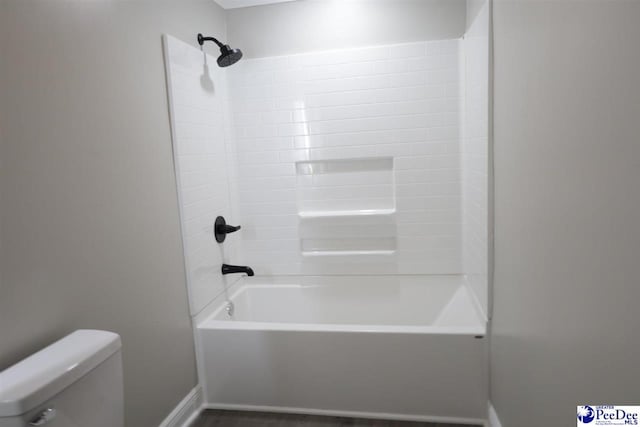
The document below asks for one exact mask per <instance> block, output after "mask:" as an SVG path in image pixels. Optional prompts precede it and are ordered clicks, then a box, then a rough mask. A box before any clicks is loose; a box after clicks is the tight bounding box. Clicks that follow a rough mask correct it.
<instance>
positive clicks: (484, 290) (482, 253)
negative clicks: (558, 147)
mask: <svg viewBox="0 0 640 427" xmlns="http://www.w3.org/2000/svg"><path fill="white" fill-rule="evenodd" d="M463 47H464V49H463V51H464V76H463V78H464V86H463V87H464V88H465V96H464V110H463V121H462V122H463V126H462V134H463V137H462V177H463V223H464V224H463V253H464V272H465V275H466V278H467V282H468V283H469V286H470V287H471V289H472V290H473V291H474V293H475V295H476V297H477V298H478V302H479V304H480V306H481V307H482V309H483V310H484V312H485V314H488V223H489V222H488V200H489V199H488V176H489V175H488V165H489V138H488V134H489V3H488V2H486V1H485V2H483V4H482V6H481V8H480V9H479V12H478V14H477V15H476V16H475V18H474V19H473V21H472V22H471V24H470V25H469V28H468V29H467V33H466V35H465V38H464V41H463Z"/></svg>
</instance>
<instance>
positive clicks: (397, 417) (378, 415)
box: [202, 403, 485, 426]
mask: <svg viewBox="0 0 640 427" xmlns="http://www.w3.org/2000/svg"><path fill="white" fill-rule="evenodd" d="M202 407H203V409H226V410H231V411H252V412H277V413H285V414H305V415H325V416H331V417H348V418H369V419H377V420H394V421H418V422H431V423H450V424H469V425H476V426H477V425H482V424H483V423H484V422H485V420H483V419H480V418H458V417H437V416H428V415H405V414H392V413H385V412H360V411H339V410H332V409H311V408H291V407H284V406H255V405H238V404H232V403H205V404H204V405H202Z"/></svg>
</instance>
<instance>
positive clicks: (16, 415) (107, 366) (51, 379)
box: [0, 330, 124, 427]
mask: <svg viewBox="0 0 640 427" xmlns="http://www.w3.org/2000/svg"><path fill="white" fill-rule="evenodd" d="M121 346H122V344H121V343H120V336H118V334H115V333H113V332H107V331H95V330H78V331H75V332H73V333H72V334H69V335H67V336H66V337H64V338H62V339H61V340H59V341H56V342H55V343H53V344H51V345H50V346H48V347H46V348H44V349H42V350H40V351H39V352H37V353H35V354H33V355H31V356H29V357H27V358H26V359H24V360H23V361H21V362H19V363H17V364H15V365H13V366H11V367H10V368H8V369H6V370H4V371H2V372H0V427H31V426H46V427H123V426H124V398H123V386H122V356H121V352H120V348H121Z"/></svg>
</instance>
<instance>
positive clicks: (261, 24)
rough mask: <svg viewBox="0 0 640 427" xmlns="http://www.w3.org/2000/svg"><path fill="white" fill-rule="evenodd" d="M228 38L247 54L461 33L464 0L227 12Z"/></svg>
mask: <svg viewBox="0 0 640 427" xmlns="http://www.w3.org/2000/svg"><path fill="white" fill-rule="evenodd" d="M227 16H228V18H227V23H228V26H229V42H230V43H231V45H232V46H233V47H237V48H240V49H242V51H243V52H244V53H245V55H246V56H248V57H254V58H255V57H263V56H275V55H287V54H292V53H300V52H308V51H314V50H328V49H340V48H345V47H359V46H369V45H380V44H391V43H404V42H412V41H422V40H439V39H450V38H458V37H461V36H462V35H463V34H464V30H465V19H466V1H465V0H393V1H390V0H349V1H345V0H304V1H296V2H290V3H280V4H272V5H267V6H256V7H248V8H241V9H230V10H228V11H227Z"/></svg>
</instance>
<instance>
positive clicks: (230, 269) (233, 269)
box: [222, 264, 253, 276]
mask: <svg viewBox="0 0 640 427" xmlns="http://www.w3.org/2000/svg"><path fill="white" fill-rule="evenodd" d="M233 273H246V274H247V276H253V270H252V269H251V267H245V266H243V265H229V264H222V274H233Z"/></svg>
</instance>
